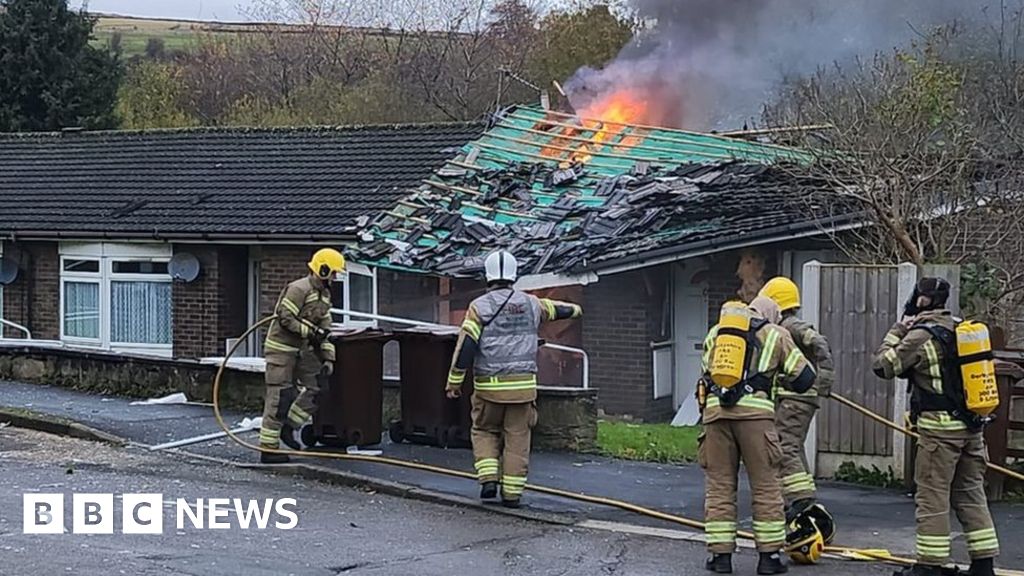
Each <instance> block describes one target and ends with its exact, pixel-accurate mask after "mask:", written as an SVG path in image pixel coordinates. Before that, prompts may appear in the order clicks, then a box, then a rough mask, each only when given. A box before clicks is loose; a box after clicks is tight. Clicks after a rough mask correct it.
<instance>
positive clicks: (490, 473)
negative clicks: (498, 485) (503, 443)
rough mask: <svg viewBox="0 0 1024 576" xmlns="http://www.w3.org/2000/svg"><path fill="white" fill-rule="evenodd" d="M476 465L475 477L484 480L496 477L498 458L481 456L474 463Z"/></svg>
mask: <svg viewBox="0 0 1024 576" xmlns="http://www.w3.org/2000/svg"><path fill="white" fill-rule="evenodd" d="M474 466H476V475H477V478H479V479H481V480H486V479H490V478H493V479H495V480H497V478H498V459H497V458H481V459H479V460H477V461H476V463H475V464H474Z"/></svg>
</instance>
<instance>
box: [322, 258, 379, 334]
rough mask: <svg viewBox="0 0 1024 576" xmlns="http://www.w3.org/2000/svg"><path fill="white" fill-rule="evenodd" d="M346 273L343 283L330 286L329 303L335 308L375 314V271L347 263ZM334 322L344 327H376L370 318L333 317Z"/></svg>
mask: <svg viewBox="0 0 1024 576" xmlns="http://www.w3.org/2000/svg"><path fill="white" fill-rule="evenodd" d="M346 268H347V271H348V273H347V274H346V278H345V280H343V281H338V282H334V283H333V284H332V285H331V301H332V303H333V305H334V307H335V308H338V309H343V310H351V311H353V312H363V313H366V314H376V313H377V271H376V270H373V269H370V268H368V267H366V266H363V265H361V264H353V263H349V264H348V266H347V267H346ZM334 320H335V321H340V322H341V324H343V325H345V326H370V327H375V326H377V321H376V320H374V319H372V318H362V317H356V316H349V315H347V314H346V315H344V316H339V315H335V317H334Z"/></svg>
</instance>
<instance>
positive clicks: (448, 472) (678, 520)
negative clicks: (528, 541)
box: [213, 316, 1024, 576]
mask: <svg viewBox="0 0 1024 576" xmlns="http://www.w3.org/2000/svg"><path fill="white" fill-rule="evenodd" d="M275 318H276V316H268V317H267V318H264V319H263V320H260V321H259V322H257V323H256V324H253V325H252V326H250V327H249V329H248V330H246V331H245V333H244V334H242V336H240V337H239V338H238V339H237V340H236V341H235V343H234V345H233V346H231V349H230V350H228V353H227V355H226V356H225V357H224V360H222V361H221V363H220V367H219V368H218V369H217V375H216V376H215V377H214V379H213V413H214V416H216V417H217V424H218V425H220V427H221V429H222V430H223V431H224V432H225V433H226V434H227V435H228V437H229V438H231V440H233V441H234V442H235V443H236V444H238V445H239V446H242V447H243V448H248V449H250V450H255V451H257V452H266V453H268V454H284V455H287V456H301V457H308V458H328V459H332V460H349V461H355V462H369V463H372V464H385V465H388V466H398V467H401V468H409V469H412V470H421V471H424V472H432V473H435V474H442V475H444V476H452V477H455V478H465V479H466V480H473V481H475V480H476V474H472V473H469V472H463V471H461V470H452V469H450V468H442V467H440V466H431V465H430V464H423V463H421V462H410V461H407V460H398V459H396V458H386V457H383V456H364V455H361V454H339V453H335V452H297V451H295V450H281V449H280V448H278V449H273V450H270V449H266V448H262V447H260V446H257V445H255V444H250V443H249V442H246V441H245V440H243V439H242V438H240V437H239V436H238V435H237V434H235V433H234V432H232V431H231V429H230V428H229V427H228V425H227V424H226V423H225V422H224V416H223V415H222V414H221V412H220V383H221V378H222V376H223V374H224V369H225V368H226V367H227V364H228V360H230V359H231V357H232V356H234V354H235V351H236V350H237V349H238V347H239V345H241V343H242V342H245V341H246V339H247V338H248V337H249V335H251V334H252V333H253V332H255V331H256V330H258V329H260V328H262V327H263V326H266V325H267V324H269V323H270V322H272V321H273V320H274V319H275ZM832 397H833V398H837V399H839V398H842V397H840V396H838V395H836V394H833V395H832ZM844 400H845V398H844V399H841V400H839V401H840V402H844ZM845 402H850V401H849V400H845ZM845 402H844V403H845ZM850 404H853V403H852V402H850ZM854 406H856V404H854ZM861 410H863V411H865V412H867V413H868V415H871V416H874V417H875V418H876V419H879V420H884V418H882V417H881V416H878V415H876V414H873V413H871V412H870V411H869V410H867V409H861ZM890 424H891V423H890ZM892 426H896V425H895V424H892ZM907 432H909V430H908V431H907ZM526 489H527V490H531V491H533V492H538V493H540V494H548V495H550V496H558V497H561V498H568V499H570V500H576V501H578V502H586V503H588V504H597V505H601V506H609V507H612V508H618V509H619V510H625V511H627V512H633V513H636V514H640V515H641V516H647V517H649V518H656V519H658V520H664V521H666V522H672V523H675V524H680V525H682V526H686V527H688V528H692V529H694V530H701V531H703V530H704V523H703V522H699V521H697V520H691V519H690V518H686V517H684V516H676V515H675V514H668V513H665V512H660V511H658V510H654V509H652V508H647V507H645V506H638V505H636V504H631V503H629V502H625V501H622V500H615V499H612V498H603V497H600V496H589V495H587V494H579V493H576V492H569V491H567V490H560V489H558V488H549V487H547V486H538V485H535V484H527V485H526ZM736 535H737V536H738V537H740V538H743V539H746V540H753V539H754V535H753V534H752V533H750V532H745V531H742V530H741V531H738V532H737V533H736ZM825 551H826V552H830V553H833V554H839V555H859V556H861V557H865V558H872V559H873V560H876V561H879V562H888V563H892V564H899V565H912V564H914V561H913V560H911V559H909V558H901V557H898V556H890V555H888V554H887V553H881V552H880V551H877V550H861V549H857V548H848V547H844V546H828V547H826V548H825ZM844 557H845V556H844ZM996 573H997V574H1000V575H1003V576H1024V574H1022V573H1019V572H1013V571H996Z"/></svg>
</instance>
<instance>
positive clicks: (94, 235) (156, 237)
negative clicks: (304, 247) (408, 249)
mask: <svg viewBox="0 0 1024 576" xmlns="http://www.w3.org/2000/svg"><path fill="white" fill-rule="evenodd" d="M0 239H3V240H10V241H61V240H78V241H81V240H105V241H134V242H167V243H171V242H178V243H213V242H216V243H218V244H242V243H244V244H253V243H259V244H310V243H327V242H355V241H356V240H357V239H358V238H357V237H356V235H354V234H346V233H324V234H292V233H229V232H228V233H225V232H213V233H210V232H196V233H161V232H97V231H81V232H79V231H71V232H63V231H60V232H56V231H40V230H19V231H2V232H0Z"/></svg>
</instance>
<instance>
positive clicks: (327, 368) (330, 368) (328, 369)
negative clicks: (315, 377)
mask: <svg viewBox="0 0 1024 576" xmlns="http://www.w3.org/2000/svg"><path fill="white" fill-rule="evenodd" d="M320 373H321V374H323V375H324V376H330V375H331V374H334V362H324V363H323V365H321V366H320Z"/></svg>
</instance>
